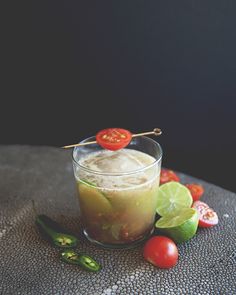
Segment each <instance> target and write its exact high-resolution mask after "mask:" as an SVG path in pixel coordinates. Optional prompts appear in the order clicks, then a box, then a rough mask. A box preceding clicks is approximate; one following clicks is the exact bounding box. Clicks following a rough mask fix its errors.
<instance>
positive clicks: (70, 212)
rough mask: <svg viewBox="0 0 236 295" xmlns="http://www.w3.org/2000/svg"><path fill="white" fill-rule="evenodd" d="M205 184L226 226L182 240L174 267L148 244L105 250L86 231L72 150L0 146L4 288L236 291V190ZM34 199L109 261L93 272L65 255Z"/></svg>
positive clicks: (91, 292)
mask: <svg viewBox="0 0 236 295" xmlns="http://www.w3.org/2000/svg"><path fill="white" fill-rule="evenodd" d="M180 176H181V178H182V181H183V182H190V181H191V182H192V181H197V182H200V183H202V184H203V185H204V187H205V189H206V192H205V194H204V196H203V198H202V199H203V200H204V201H206V202H207V203H208V204H209V205H211V206H212V207H213V208H214V209H215V210H216V211H217V212H218V215H219V225H218V226H216V227H214V228H212V229H201V230H199V231H198V234H197V235H196V236H195V237H194V238H193V239H192V240H191V241H189V242H187V243H185V244H183V245H180V246H178V249H179V254H180V257H179V262H178V265H177V266H176V267H175V268H172V269H170V270H160V269H157V268H155V267H153V266H152V265H150V264H148V263H147V262H145V261H144V260H143V258H142V251H141V250H142V247H141V246H140V247H138V248H136V249H132V250H103V249H100V248H97V247H95V246H93V245H91V244H90V243H89V242H87V241H86V240H85V238H84V237H83V236H82V234H81V227H80V221H79V217H78V214H79V211H78V209H79V208H78V203H77V200H76V197H75V184H74V179H73V172H72V166H71V159H70V152H68V151H64V150H60V149H56V148H50V147H28V146H8V147H5V146H1V147H0V294H4V295H5V294H6V295H7V294H11V295H12V294H41V295H43V294H45V295H48V294H53V295H56V294H63V295H65V294H81V295H82V294H88V295H96V294H99V295H102V294H124V295H127V294H145V295H146V294H147V295H148V294H188V295H189V294H194V295H195V294H220V295H222V294H227V295H229V294H232V295H233V294H236V194H234V193H231V192H228V191H226V190H223V189H221V188H219V187H217V186H214V185H211V184H208V183H206V182H204V181H200V180H196V179H194V178H192V177H188V176H185V175H183V174H180ZM33 200H34V201H35V207H36V210H37V212H38V213H44V214H47V215H49V216H50V217H52V218H53V219H55V220H56V221H58V222H60V223H61V224H63V225H64V226H65V227H67V228H68V229H70V230H72V231H73V232H74V233H77V235H78V236H79V238H80V240H81V244H80V246H79V247H78V248H79V250H83V251H84V252H87V253H88V254H92V256H94V257H95V258H96V259H97V260H98V261H99V262H100V263H101V264H102V266H103V269H102V271H101V272H99V273H87V272H85V271H83V270H81V269H80V268H78V267H76V266H71V265H66V264H63V263H62V262H61V261H59V260H58V257H57V255H58V250H57V249H55V248H52V247H50V246H49V244H48V243H47V242H46V241H43V240H42V239H41V237H40V236H39V235H38V232H37V229H36V227H35V225H34V219H35V213H34V210H33V205H32V204H33Z"/></svg>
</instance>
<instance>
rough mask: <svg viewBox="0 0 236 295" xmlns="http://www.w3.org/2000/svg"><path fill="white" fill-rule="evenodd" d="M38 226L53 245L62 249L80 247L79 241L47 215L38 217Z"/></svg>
mask: <svg viewBox="0 0 236 295" xmlns="http://www.w3.org/2000/svg"><path fill="white" fill-rule="evenodd" d="M35 222H36V224H37V226H38V227H39V229H40V231H41V232H42V233H43V235H44V236H45V237H46V238H47V239H48V240H49V241H51V243H52V244H53V245H55V246H57V247H60V248H72V247H76V246H77V245H78V239H77V238H76V237H74V236H72V235H71V234H69V233H68V232H67V231H66V230H65V229H63V228H62V227H61V226H60V225H59V224H58V223H56V222H55V221H53V220H52V219H51V218H49V217H48V216H46V215H38V216H37V218H36V221H35Z"/></svg>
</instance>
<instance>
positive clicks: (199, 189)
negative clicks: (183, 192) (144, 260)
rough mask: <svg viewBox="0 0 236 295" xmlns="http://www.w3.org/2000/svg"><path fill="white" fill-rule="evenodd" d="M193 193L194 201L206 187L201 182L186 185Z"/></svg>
mask: <svg viewBox="0 0 236 295" xmlns="http://www.w3.org/2000/svg"><path fill="white" fill-rule="evenodd" d="M185 186H186V187H187V188H188V189H189V190H190V193H191V195H192V198H193V201H197V200H199V199H200V197H201V196H202V195H203V193H204V188H203V187H202V186H201V185H200V184H195V183H189V184H186V185H185Z"/></svg>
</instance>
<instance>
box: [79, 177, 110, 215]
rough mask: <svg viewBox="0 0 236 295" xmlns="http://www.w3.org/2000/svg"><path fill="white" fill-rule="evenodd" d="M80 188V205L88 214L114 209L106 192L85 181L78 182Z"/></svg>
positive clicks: (104, 212)
mask: <svg viewBox="0 0 236 295" xmlns="http://www.w3.org/2000/svg"><path fill="white" fill-rule="evenodd" d="M78 188H79V200H80V206H81V208H82V210H83V211H84V212H85V213H86V214H91V215H93V216H96V215H101V214H107V213H109V212H111V211H112V207H111V203H110V202H109V200H108V199H107V198H106V196H105V194H104V193H103V192H102V191H100V190H99V189H97V188H96V187H95V186H92V185H91V184H85V182H78ZM85 213H84V214H85Z"/></svg>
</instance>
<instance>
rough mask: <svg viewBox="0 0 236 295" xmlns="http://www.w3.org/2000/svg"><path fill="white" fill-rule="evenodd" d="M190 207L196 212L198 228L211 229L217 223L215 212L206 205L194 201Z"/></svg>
mask: <svg viewBox="0 0 236 295" xmlns="http://www.w3.org/2000/svg"><path fill="white" fill-rule="evenodd" d="M192 207H193V208H195V209H196V210H197V211H198V215H199V223H198V226H199V227H211V226H214V225H216V224H217V223H218V216H217V214H216V212H215V211H214V210H213V209H211V208H210V207H209V206H208V205H207V204H206V203H204V202H201V201H195V202H194V203H193V206H192Z"/></svg>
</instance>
